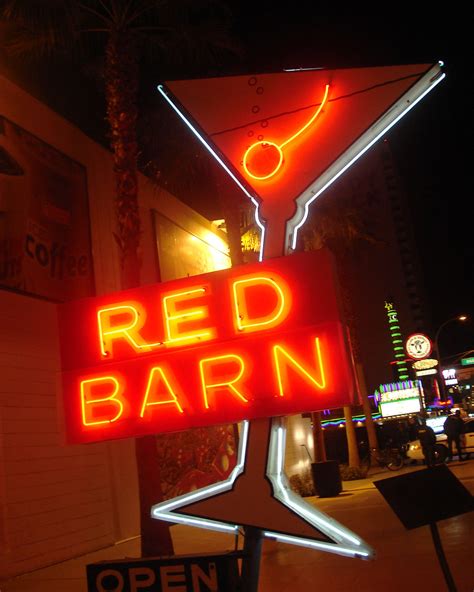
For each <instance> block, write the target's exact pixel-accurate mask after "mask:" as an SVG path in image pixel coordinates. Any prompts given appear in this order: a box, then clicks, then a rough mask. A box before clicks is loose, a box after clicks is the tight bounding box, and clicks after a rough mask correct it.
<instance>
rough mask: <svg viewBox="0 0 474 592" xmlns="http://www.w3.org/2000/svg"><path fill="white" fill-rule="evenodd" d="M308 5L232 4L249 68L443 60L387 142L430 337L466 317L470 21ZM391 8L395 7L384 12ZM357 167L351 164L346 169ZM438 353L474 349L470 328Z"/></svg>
mask: <svg viewBox="0 0 474 592" xmlns="http://www.w3.org/2000/svg"><path fill="white" fill-rule="evenodd" d="M317 6H318V5H317V4H316V3H305V2H293V3H285V10H278V9H275V4H273V5H270V3H266V2H263V3H253V4H252V3H250V2H239V3H236V8H235V11H234V14H235V17H236V31H237V33H238V35H239V37H240V38H241V39H242V40H243V41H244V44H245V46H246V49H247V58H246V59H247V62H248V65H249V69H250V70H253V71H254V72H271V71H278V70H281V69H282V68H288V67H315V66H324V67H328V68H342V67H352V66H353V67H363V66H376V65H396V64H417V63H434V62H436V61H438V60H442V61H443V62H444V63H445V72H446V74H447V76H446V79H445V80H444V81H443V82H442V83H441V84H440V85H439V86H438V87H437V88H436V89H434V90H433V92H432V93H430V94H429V95H428V96H427V97H426V98H425V99H424V100H423V101H422V102H420V104H419V105H417V106H416V107H415V108H414V109H413V110H412V111H411V112H410V113H409V114H408V115H407V116H406V117H405V118H403V119H402V120H401V121H400V122H399V123H398V124H397V126H395V127H394V128H393V129H392V130H390V132H389V135H388V138H389V140H390V144H391V146H392V150H393V153H394V156H395V159H396V163H397V166H398V168H399V172H400V175H401V177H402V180H403V183H404V185H405V187H406V188H407V193H408V196H409V203H410V209H411V213H412V218H413V223H414V227H415V234H416V240H417V246H418V249H419V253H420V257H421V261H422V267H423V272H424V276H425V277H424V283H425V286H426V288H427V293H428V297H429V299H430V303H431V308H432V316H433V331H435V330H436V328H437V327H439V326H440V324H441V323H444V321H446V320H447V319H450V318H452V317H453V316H456V315H458V314H460V313H467V314H468V315H471V318H472V315H473V314H474V289H473V276H474V236H473V232H472V227H473V226H474V224H473V218H472V214H471V210H472V208H471V207H470V206H469V201H470V196H472V193H473V192H472V184H471V179H470V170H471V169H472V167H473V164H472V163H471V160H472V156H473V150H472V141H473V132H474V129H473V128H474V126H473V115H474V112H473V90H474V85H473V82H472V74H471V65H470V64H469V61H470V56H471V55H472V46H471V44H470V40H471V37H472V31H473V30H474V29H473V28H472V24H473V22H472V19H471V18H468V17H467V15H464V16H463V14H462V13H460V12H456V14H450V13H449V11H444V10H441V11H437V10H434V9H432V11H431V14H422V15H419V16H416V15H413V14H412V13H411V11H409V10H403V11H402V10H400V9H397V10H399V12H400V15H398V16H397V15H396V16H392V15H388V14H387V13H386V8H385V9H384V15H371V16H364V15H360V14H359V15H344V14H342V13H343V12H344V11H343V10H342V7H341V11H340V13H339V14H338V15H333V16H321V15H319V14H318V9H317ZM392 8H393V9H394V10H395V7H392ZM354 166H357V165H354ZM440 347H442V348H443V349H444V350H445V352H446V355H447V354H454V353H457V352H458V351H464V350H466V349H470V348H474V323H473V322H472V321H471V322H468V323H455V322H454V323H449V324H448V325H447V326H446V327H445V328H443V329H442V333H441V332H440Z"/></svg>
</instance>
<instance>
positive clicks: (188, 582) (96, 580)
mask: <svg viewBox="0 0 474 592" xmlns="http://www.w3.org/2000/svg"><path fill="white" fill-rule="evenodd" d="M241 556H242V554H241V553H238V552H237V553H223V554H220V555H213V554H209V555H197V556H191V555H177V556H173V557H154V558H153V557H152V558H144V559H124V560H119V561H101V562H100V563H92V564H90V565H88V566H87V590H88V592H136V591H137V590H139V591H140V592H170V591H172V590H176V591H178V590H183V591H184V590H186V592H237V590H238V584H239V568H238V559H239V557H241Z"/></svg>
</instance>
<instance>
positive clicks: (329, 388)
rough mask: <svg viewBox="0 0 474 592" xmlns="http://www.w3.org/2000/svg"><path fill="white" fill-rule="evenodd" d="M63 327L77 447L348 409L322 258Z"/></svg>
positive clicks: (144, 291)
mask: <svg viewBox="0 0 474 592" xmlns="http://www.w3.org/2000/svg"><path fill="white" fill-rule="evenodd" d="M59 325H60V335H61V354H62V366H63V392H64V408H65V417H66V427H67V437H68V440H69V441H70V442H92V441H98V440H107V439H112V438H122V437H130V436H137V435H143V434H149V433H159V432H171V431H179V430H186V429H189V428H191V427H198V426H206V425H215V424H219V423H227V422H234V421H239V420H242V419H252V418H257V417H270V416H277V415H289V414H292V413H299V412H304V411H314V410H317V409H322V408H328V407H339V406H341V405H345V404H348V403H349V402H350V401H351V399H352V393H353V383H352V372H351V368H350V365H349V362H348V360H349V357H348V355H347V348H346V340H345V332H344V328H343V325H342V324H341V320H340V314H339V307H338V303H337V298H336V288H335V281H334V275H333V268H332V262H331V259H330V256H329V254H328V253H326V252H322V251H320V252H317V253H304V254H298V255H292V256H290V257H283V258H281V259H270V260H268V261H266V262H265V263H261V264H254V265H248V266H243V267H235V268H232V269H228V270H224V271H219V272H215V273H211V274H205V275H201V276H196V277H192V278H187V279H184V280H177V281H173V282H167V283H163V284H156V285H152V286H143V287H141V288H137V289H135V290H128V291H125V292H119V293H114V294H111V295H108V296H101V297H97V298H88V299H84V300H79V301H76V302H71V303H67V304H64V305H61V306H60V307H59Z"/></svg>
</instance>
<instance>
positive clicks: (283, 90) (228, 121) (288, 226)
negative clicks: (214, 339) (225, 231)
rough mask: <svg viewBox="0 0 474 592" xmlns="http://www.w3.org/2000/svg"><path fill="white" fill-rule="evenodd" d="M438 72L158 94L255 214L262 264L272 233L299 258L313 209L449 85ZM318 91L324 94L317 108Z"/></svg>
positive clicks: (364, 71)
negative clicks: (303, 230) (357, 164)
mask: <svg viewBox="0 0 474 592" xmlns="http://www.w3.org/2000/svg"><path fill="white" fill-rule="evenodd" d="M442 66H443V63H442V62H438V63H435V64H433V65H430V64H414V65H406V66H389V67H375V68H352V69H342V70H324V69H317V70H310V71H293V72H290V71H286V72H282V73H278V74H259V75H252V76H228V77H225V76H222V77H218V78H206V79H201V80H178V81H170V82H167V83H166V85H159V86H158V91H159V92H160V93H161V95H162V96H163V98H164V99H165V100H166V101H167V102H168V104H169V105H170V106H171V107H172V109H173V110H174V111H175V112H176V114H177V115H178V116H179V117H180V118H181V119H182V121H183V122H184V123H185V124H186V126H187V127H188V128H189V130H190V131H191V132H192V133H193V134H194V135H195V136H196V137H197V138H198V140H199V141H200V142H201V143H202V144H203V146H204V147H205V148H206V149H207V150H208V151H209V152H210V154H211V155H212V156H213V157H214V158H215V159H216V160H217V162H218V163H219V164H220V166H222V168H223V169H224V170H225V171H226V172H227V174H228V175H229V176H230V177H231V179H232V180H233V182H235V183H236V184H237V186H238V187H239V188H240V189H241V190H242V191H243V193H244V194H245V195H246V196H247V198H249V199H250V200H251V201H252V203H253V204H254V206H255V220H256V224H257V226H258V227H259V229H260V231H261V240H260V245H261V253H260V257H261V258H263V254H264V250H266V249H267V247H266V245H265V240H266V238H267V236H266V235H268V232H266V228H267V225H268V226H269V227H273V230H272V231H271V233H272V234H273V236H272V242H273V241H277V240H278V241H279V242H280V244H281V247H282V248H281V249H280V252H283V247H284V248H285V249H286V248H287V247H288V246H290V247H291V248H292V249H295V247H296V240H297V235H298V231H299V229H300V228H301V226H302V225H303V224H304V222H305V220H306V219H307V216H308V212H309V207H310V205H311V203H313V202H314V201H315V200H316V199H317V198H318V197H319V196H320V195H322V193H323V192H324V191H326V189H327V188H328V187H330V186H331V185H332V184H333V183H334V181H336V179H338V178H339V177H340V176H341V175H343V174H344V172H345V171H346V170H347V169H348V168H349V167H351V166H352V165H353V164H354V163H355V162H356V161H357V160H358V159H359V158H360V157H361V156H362V155H363V154H364V153H365V152H366V151H367V150H369V149H370V148H371V147H372V146H373V145H374V144H375V143H376V142H377V141H378V140H379V139H380V138H382V137H383V136H384V135H385V134H386V133H387V132H388V131H389V130H390V129H391V128H392V127H393V126H394V125H396V124H397V123H398V121H400V120H401V119H402V118H403V117H404V116H405V114H406V113H408V112H409V111H410V110H411V109H412V108H413V107H414V106H415V105H416V104H417V103H419V102H420V101H421V100H422V99H423V98H424V97H425V96H426V95H427V94H428V93H429V92H430V91H431V90H432V89H434V88H435V87H436V86H437V85H438V84H439V83H440V82H441V81H442V80H443V78H444V76H445V75H444V73H443V72H442ZM315 89H321V92H322V89H325V91H324V93H322V94H323V96H322V99H320V100H321V102H320V103H319V105H318V104H316V105H314V104H310V103H311V102H312V101H314V98H312V97H314V93H315ZM329 90H330V91H331V92H330V96H329ZM223 104H225V108H223ZM315 107H316V109H315ZM310 109H311V112H312V116H311V117H309V119H308V111H309V110H310ZM323 109H324V115H323V116H321V115H322V112H323ZM313 126H317V134H313V133H312V131H313ZM290 143H291V144H292V147H289V144H290ZM283 171H284V173H285V174H282V173H283ZM275 228H276V229H277V232H278V236H276V231H275Z"/></svg>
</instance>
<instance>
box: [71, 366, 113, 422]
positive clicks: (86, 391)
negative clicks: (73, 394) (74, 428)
mask: <svg viewBox="0 0 474 592" xmlns="http://www.w3.org/2000/svg"><path fill="white" fill-rule="evenodd" d="M109 385H110V386H111V387H112V392H111V393H108V394H107V396H105V397H104V396H100V395H103V394H104V390H105V391H108V390H109V388H106V389H104V386H109ZM97 390H100V395H99V396H98V397H94V391H97ZM122 392H123V388H122V385H121V384H120V382H119V381H118V380H117V378H115V376H99V377H97V378H90V379H89V380H82V381H81V383H80V393H81V409H82V423H83V424H84V425H85V426H97V425H101V424H107V423H112V422H114V421H117V420H118V419H119V418H120V416H121V415H122V413H123V403H122V401H121V400H120V399H119V398H118V397H119V396H120V394H121V393H122ZM104 404H105V405H104ZM111 404H112V405H114V406H116V407H118V410H117V411H116V413H115V415H114V416H113V417H108V418H106V419H101V420H93V419H92V416H93V413H94V411H97V407H99V409H102V412H103V410H104V406H105V407H106V408H109V407H110V405H111ZM94 407H95V410H94Z"/></svg>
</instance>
